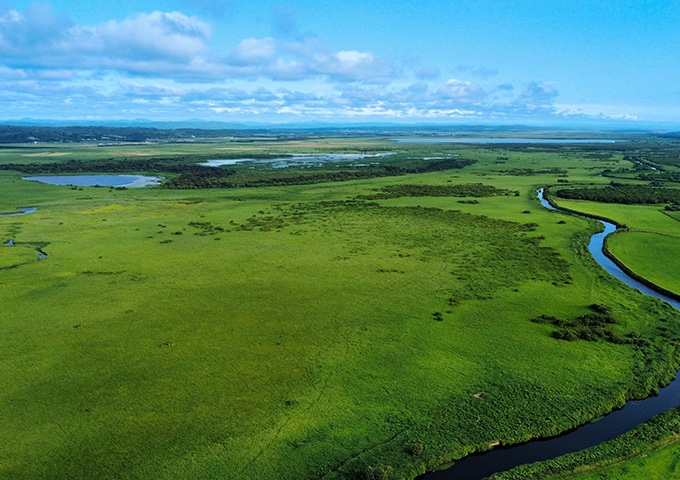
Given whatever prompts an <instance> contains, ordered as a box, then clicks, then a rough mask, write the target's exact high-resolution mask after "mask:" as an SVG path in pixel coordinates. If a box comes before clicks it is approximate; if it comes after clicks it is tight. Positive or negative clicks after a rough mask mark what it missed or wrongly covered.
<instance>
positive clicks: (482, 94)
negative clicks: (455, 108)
mask: <svg viewBox="0 0 680 480" xmlns="http://www.w3.org/2000/svg"><path fill="white" fill-rule="evenodd" d="M489 93H490V90H489V89H488V88H486V87H483V86H481V85H479V84H477V83H473V82H468V81H461V80H457V79H455V78H452V79H450V80H448V81H447V82H446V83H445V84H444V85H442V86H441V87H440V88H439V94H440V95H441V96H442V97H443V98H445V99H450V100H455V101H457V102H461V103H476V102H479V101H481V100H483V99H484V98H486V97H487V96H488V95H489Z"/></svg>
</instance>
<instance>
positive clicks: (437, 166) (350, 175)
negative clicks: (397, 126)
mask: <svg viewBox="0 0 680 480" xmlns="http://www.w3.org/2000/svg"><path fill="white" fill-rule="evenodd" d="M473 163H475V160H467V159H461V158H455V159H447V160H442V161H439V162H431V163H429V162H428V163H424V164H423V165H416V166H413V167H399V166H394V165H387V166H382V165H375V166H370V167H354V168H351V167H348V168H347V169H343V170H338V171H332V172H313V173H307V172H304V173H301V172H300V171H299V170H291V173H288V174H286V173H283V172H282V173H281V174H279V175H277V176H275V177H265V176H262V177H260V178H257V177H255V178H253V177H249V178H248V177H246V178H243V179H236V178H229V175H223V176H218V175H215V174H213V172H211V171H208V170H202V169H208V168H209V167H199V170H197V171H192V172H190V174H183V175H181V176H179V177H177V178H173V179H171V180H169V181H168V182H165V183H163V184H162V185H161V188H171V189H187V188H240V187H269V186H282V185H309V184H314V183H322V182H343V181H348V180H360V179H366V178H375V177H391V176H398V175H406V174H410V173H424V172H436V171H441V170H450V169H460V168H463V167H465V166H468V165H471V164H473ZM218 170H219V169H218Z"/></svg>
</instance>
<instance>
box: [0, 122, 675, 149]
mask: <svg viewBox="0 0 680 480" xmlns="http://www.w3.org/2000/svg"><path fill="white" fill-rule="evenodd" d="M453 133H455V134H462V135H467V136H470V135H481V136H489V135H501V136H510V135H513V134H519V135H529V134H530V135H531V136H546V135H549V136H554V135H558V136H564V137H573V136H575V135H578V136H584V137H588V138H594V137H605V138H606V137H610V136H612V135H614V136H616V135H620V134H622V133H637V134H643V135H644V134H646V133H651V132H650V131H649V130H642V129H635V130H633V129H630V128H628V129H625V130H624V129H622V128H618V129H611V130H605V129H603V128H597V129H594V128H593V127H590V128H587V127H584V128H573V127H572V128H564V127H560V128H558V127H554V126H553V127H540V126H527V125H435V124H422V125H404V124H398V123H349V124H348V123H323V122H303V123H286V124H274V123H254V122H252V123H231V122H215V121H204V120H196V119H193V120H187V121H167V122H159V121H152V120H145V119H137V120H109V121H93V120H82V121H80V120H78V121H76V120H36V119H31V118H25V119H21V120H11V121H5V122H3V121H0V143H36V142H84V141H90V142H92V141H94V142H168V141H178V142H187V141H196V140H199V139H206V140H209V139H217V138H224V137H236V138H239V137H241V138H243V137H252V136H267V137H271V136H276V137H277V138H282V139H291V138H299V137H308V136H310V135H314V134H332V135H345V136H363V135H444V134H453ZM654 133H655V134H656V135H659V134H665V135H667V136H675V135H677V134H673V133H669V132H668V131H658V130H657V131H656V132H654Z"/></svg>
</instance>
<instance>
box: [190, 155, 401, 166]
mask: <svg viewBox="0 0 680 480" xmlns="http://www.w3.org/2000/svg"><path fill="white" fill-rule="evenodd" d="M388 155H394V152H385V153H374V154H366V153H294V154H290V155H286V156H282V155H281V154H275V155H272V158H225V159H215V160H208V161H207V162H203V163H199V165H202V166H204V167H221V166H222V165H236V164H238V163H245V162H252V163H256V164H263V165H268V166H270V167H272V168H287V167H320V166H322V165H324V164H325V163H333V162H353V161H356V160H364V159H370V158H378V157H386V156H388ZM366 165H367V164H365V163H362V164H359V165H354V166H366Z"/></svg>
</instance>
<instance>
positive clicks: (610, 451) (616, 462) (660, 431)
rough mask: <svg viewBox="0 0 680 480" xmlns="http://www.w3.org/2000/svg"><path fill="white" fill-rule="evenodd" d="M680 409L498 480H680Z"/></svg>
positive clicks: (502, 474) (497, 479) (509, 473)
mask: <svg viewBox="0 0 680 480" xmlns="http://www.w3.org/2000/svg"><path fill="white" fill-rule="evenodd" d="M679 440H680V409H678V408H675V409H672V410H669V411H668V412H666V413H663V414H661V415H658V416H657V417H654V418H653V419H652V420H650V421H649V422H647V423H644V424H642V425H640V426H639V427H638V428H636V429H635V430H632V431H630V432H628V433H626V434H624V435H621V436H620V437H617V438H615V439H614V440H611V441H609V442H606V443H603V444H601V445H597V446H595V447H592V448H589V449H587V450H584V451H581V452H577V453H573V454H569V455H564V456H562V457H559V458H557V459H555V460H549V461H546V462H538V463H535V464H532V465H523V466H521V467H517V468H514V469H512V470H510V471H508V472H503V473H497V474H495V475H494V476H493V477H492V478H493V479H494V480H520V479H522V480H532V479H534V480H538V479H541V480H551V479H572V480H596V479H597V480H615V479H616V480H635V479H641V478H644V479H654V480H665V479H670V478H678V476H679V475H680V468H679V467H680V465H679V463H678V455H679V452H680V444H679Z"/></svg>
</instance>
